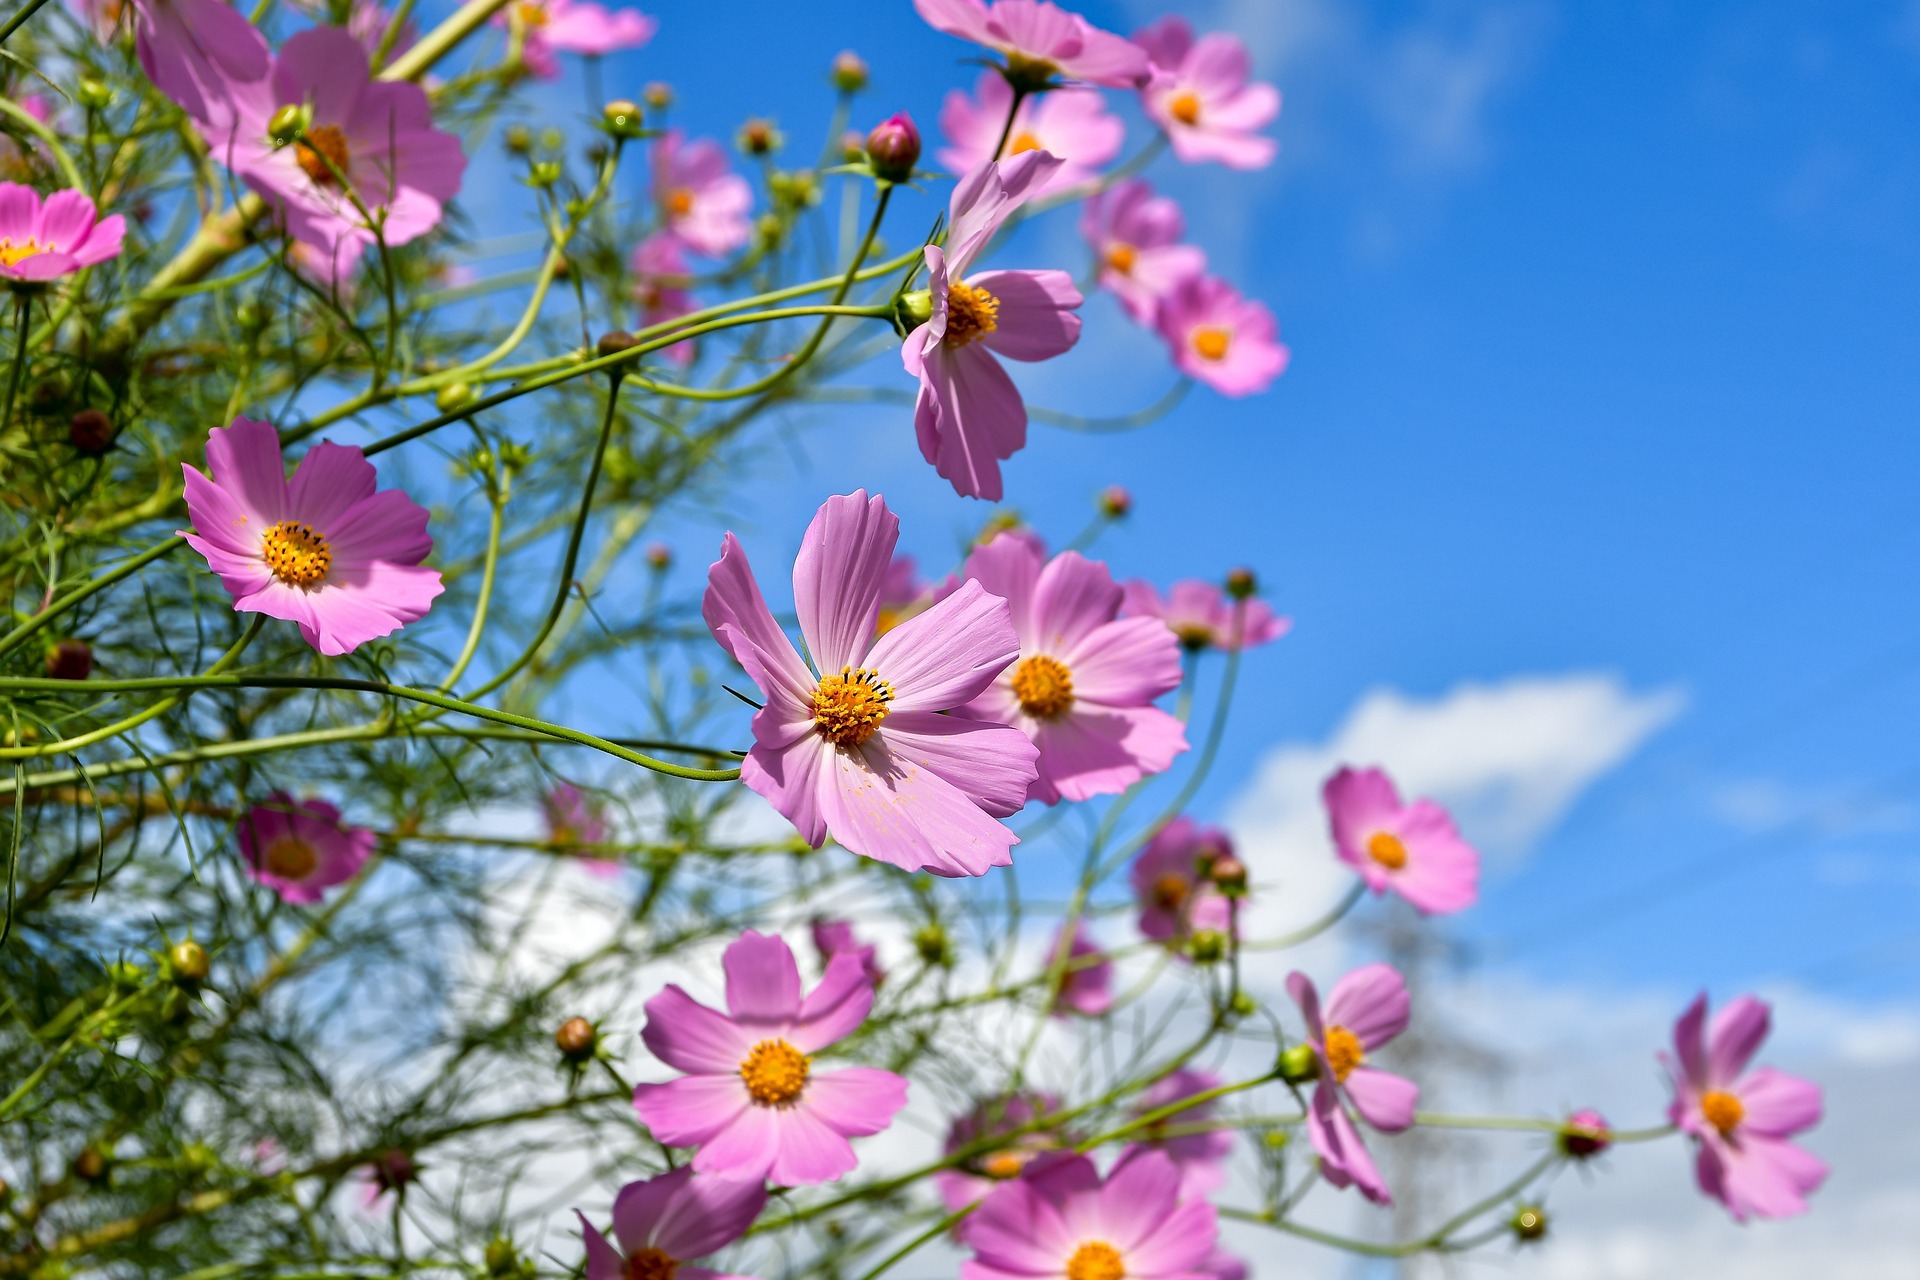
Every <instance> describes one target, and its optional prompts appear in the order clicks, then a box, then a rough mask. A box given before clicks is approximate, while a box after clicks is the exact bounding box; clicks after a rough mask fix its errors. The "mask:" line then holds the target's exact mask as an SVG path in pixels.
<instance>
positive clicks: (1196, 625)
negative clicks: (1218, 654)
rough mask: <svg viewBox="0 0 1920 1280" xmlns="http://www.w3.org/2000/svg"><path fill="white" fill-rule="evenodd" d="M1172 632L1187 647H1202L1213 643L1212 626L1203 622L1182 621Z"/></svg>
mask: <svg viewBox="0 0 1920 1280" xmlns="http://www.w3.org/2000/svg"><path fill="white" fill-rule="evenodd" d="M1173 634H1174V635H1176V636H1178V637H1180V643H1181V644H1183V645H1185V646H1186V647H1187V648H1189V649H1204V648H1206V647H1207V646H1208V645H1210V644H1212V643H1213V628H1212V627H1210V626H1208V625H1207V624H1206V623H1204V622H1182V623H1180V624H1178V625H1177V626H1175V627H1174V628H1173Z"/></svg>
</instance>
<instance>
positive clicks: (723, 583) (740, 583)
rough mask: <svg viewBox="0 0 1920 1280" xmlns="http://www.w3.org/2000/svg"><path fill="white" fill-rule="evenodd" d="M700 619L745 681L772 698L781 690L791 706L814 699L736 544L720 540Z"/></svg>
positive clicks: (801, 665) (734, 540)
mask: <svg viewBox="0 0 1920 1280" xmlns="http://www.w3.org/2000/svg"><path fill="white" fill-rule="evenodd" d="M700 616H701V617H702V618H704V619H705V620H706V623H707V627H708V629H709V630H711V631H712V632H713V638H714V639H715V640H718V641H719V642H720V647H721V648H723V649H725V650H726V651H727V652H728V653H729V654H731V655H732V657H733V659H734V661H736V662H738V663H739V664H740V665H741V666H742V667H744V668H745V669H746V672H747V678H748V679H750V680H752V681H753V682H754V683H755V684H756V685H758V686H760V688H761V690H762V691H763V692H765V693H767V694H769V695H771V694H772V693H773V692H774V691H775V690H776V689H778V690H779V691H781V692H782V693H783V694H784V695H785V696H786V698H787V700H788V701H789V702H790V703H795V704H801V705H805V704H807V703H809V702H810V701H811V700H812V698H813V687H814V679H813V675H812V673H811V672H809V671H808V670H807V668H806V665H805V664H804V663H802V662H801V661H800V655H799V654H798V653H795V652H794V648H793V642H792V641H791V640H789V639H787V635H786V632H784V631H782V630H781V629H780V627H779V625H778V624H777V623H775V622H774V620H773V612H772V611H771V610H770V609H768V608H767V602H766V599H765V597H763V596H762V595H761V594H760V584H759V583H758V582H756V581H755V580H754V576H753V567H752V566H751V565H750V564H748V563H747V553H746V551H745V550H743V549H742V548H741V546H740V541H739V539H737V538H735V537H734V536H733V535H732V534H731V533H729V534H727V535H726V537H725V538H724V539H722V541H721V544H720V558H719V559H718V560H716V561H714V562H713V565H712V566H711V567H710V568H709V569H708V570H707V592H706V596H705V597H704V598H703V600H702V602H701V607H700Z"/></svg>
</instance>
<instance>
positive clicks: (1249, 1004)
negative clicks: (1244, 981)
mask: <svg viewBox="0 0 1920 1280" xmlns="http://www.w3.org/2000/svg"><path fill="white" fill-rule="evenodd" d="M1259 1011H1260V1003H1259V1001H1257V1000H1255V999H1254V998H1253V997H1252V996H1250V995H1248V994H1247V993H1246V992H1244V991H1236V992H1234V993H1233V1014H1234V1016H1235V1017H1236V1018H1251V1017H1252V1016H1253V1015H1254V1014H1256V1013H1258V1012H1259Z"/></svg>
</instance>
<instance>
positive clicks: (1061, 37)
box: [913, 0, 1152, 89]
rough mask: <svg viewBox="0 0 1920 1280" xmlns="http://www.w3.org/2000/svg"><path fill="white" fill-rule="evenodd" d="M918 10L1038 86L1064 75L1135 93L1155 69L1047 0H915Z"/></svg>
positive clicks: (1124, 44)
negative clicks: (988, 1) (987, 1)
mask: <svg viewBox="0 0 1920 1280" xmlns="http://www.w3.org/2000/svg"><path fill="white" fill-rule="evenodd" d="M913 7H914V10H915V11H916V12H917V13H919V15H920V16H921V17H922V18H923V19H925V20H926V23H927V25H928V26H930V27H932V28H933V29H934V30H936V31H944V32H946V33H947V34H948V35H950V36H959V37H960V38H961V39H962V40H971V41H973V42H974V43H975V44H979V45H985V46H986V47H987V48H989V49H992V50H993V51H994V52H996V53H998V54H1001V55H1003V56H1004V57H1005V58H1006V60H1007V70H1008V72H1009V73H1010V74H1011V75H1013V76H1015V77H1017V78H1019V79H1020V80H1021V81H1022V82H1024V83H1027V84H1030V85H1034V86H1036V87H1038V86H1041V85H1045V84H1047V83H1048V82H1050V81H1051V80H1052V78H1053V77H1054V76H1055V75H1063V76H1068V77H1070V78H1072V79H1075V80H1085V81H1087V82H1088V83H1090V84H1101V85H1106V86H1107V87H1108V88H1112V89H1131V88H1134V87H1136V86H1138V85H1140V84H1141V83H1143V82H1144V81H1145V80H1146V78H1147V76H1148V74H1149V73H1150V72H1151V70H1152V68H1151V66H1150V64H1149V63H1148V61H1147V55H1146V53H1145V52H1144V51H1143V50H1142V49H1141V48H1140V46H1138V45H1136V44H1134V43H1133V42H1131V41H1129V40H1124V39H1122V38H1121V37H1119V36H1117V35H1114V34H1113V33H1112V32H1110V31H1102V30H1100V28H1098V27H1096V26H1094V25H1093V24H1092V23H1090V22H1088V21H1087V20H1086V19H1085V18H1083V17H1081V16H1080V15H1079V14H1077V13H1068V12H1067V11H1066V10H1065V9H1061V8H1059V7H1057V6H1055V5H1051V4H1048V3H1046V2H1045V0H993V3H992V4H985V3H982V0H913Z"/></svg>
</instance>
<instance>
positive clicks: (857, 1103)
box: [800, 1067, 907, 1138]
mask: <svg viewBox="0 0 1920 1280" xmlns="http://www.w3.org/2000/svg"><path fill="white" fill-rule="evenodd" d="M906 1105H907V1082H906V1080H905V1079H903V1078H902V1077H900V1076H897V1075H895V1074H894V1073H893V1072H891V1071H882V1070H881V1069H880V1068H878V1067H848V1068H846V1069H845V1070H842V1071H823V1072H820V1073H819V1074H817V1075H815V1076H814V1077H813V1078H812V1079H811V1080H809V1081H807V1092H806V1096H805V1097H804V1098H803V1099H802V1100H801V1103H800V1110H802V1111H808V1112H811V1113H812V1114H813V1115H814V1116H816V1117H818V1118H819V1120H820V1121H821V1122H822V1123H823V1124H825V1125H827V1126H828V1127H829V1128H831V1129H832V1130H833V1131H834V1132H835V1133H838V1134H842V1135H844V1136H846V1137H850V1138H864V1137H867V1136H870V1135H872V1134H876V1133H879V1132H880V1131H881V1130H882V1129H884V1128H886V1127H887V1126H888V1125H890V1124H892V1123H893V1117H894V1116H895V1115H896V1114H897V1113H898V1112H899V1111H900V1109H901V1108H902V1107H904V1106H906Z"/></svg>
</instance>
